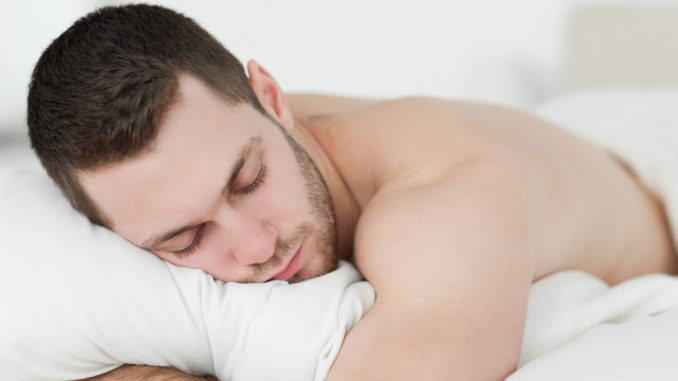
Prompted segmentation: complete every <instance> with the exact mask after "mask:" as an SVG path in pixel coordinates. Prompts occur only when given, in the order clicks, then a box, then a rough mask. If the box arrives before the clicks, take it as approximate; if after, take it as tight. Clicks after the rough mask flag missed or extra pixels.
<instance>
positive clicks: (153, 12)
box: [27, 4, 266, 227]
mask: <svg viewBox="0 0 678 381" xmlns="http://www.w3.org/2000/svg"><path fill="white" fill-rule="evenodd" d="M181 74H189V75H192V76H194V77H196V78H197V79H199V80H200V81H202V82H203V83H204V84H205V85H206V86H207V87H208V88H210V89H211V90H212V91H214V93H215V94H217V95H218V96H220V97H221V98H223V99H224V100H225V101H227V102H228V103H231V104H242V103H249V104H251V105H252V106H253V107H254V108H255V109H257V110H258V111H259V112H262V113H263V114H266V112H265V111H264V109H263V108H262V106H261V104H260V103H259V101H258V99H257V97H256V95H255V94H254V91H253V90H252V87H251V86H250V83H249V80H248V78H247V75H246V74H245V71H244V69H243V66H242V64H241V63H240V61H238V59H237V58H236V57H234V56H233V55H232V54H231V53H230V52H229V51H228V50H226V48H225V47H224V46H223V45H221V43H219V41H217V40H216V39H215V38H214V37H213V36H212V35H210V34H209V33H208V32H207V31H206V30H204V29H203V28H202V27H200V26H199V25H198V24H197V23H196V22H195V21H193V20H192V19H190V18H188V17H186V16H184V15H182V14H180V13H177V12H175V11H173V10H170V9H167V8H164V7H160V6H154V5H142V4H134V5H124V6H117V7H104V8H100V9H98V10H96V11H94V12H92V13H89V14H87V15H86V16H84V17H82V18H80V19H79V20H77V21H76V22H75V23H74V24H73V25H72V26H71V27H70V28H68V29H67V30H66V31H65V32H64V33H62V34H61V35H60V36H59V37H58V38H57V39H56V40H54V41H53V42H52V43H51V44H50V45H49V46H48V47H47V49H45V51H44V52H43V53H42V55H41V56H40V59H39V60H38V62H37V64H36V65H35V68H34V70H33V75H32V78H31V83H30V87H29V92H28V110H27V115H28V127H29V135H30V139H31V144H32V146H33V149H34V150H35V152H36V154H37V156H38V157H39V158H40V161H41V163H42V165H43V166H44V167H45V169H46V171H47V173H48V174H49V176H50V177H51V178H52V179H53V180H54V182H55V183H56V184H57V185H58V186H59V188H61V190H62V191H63V193H64V194H65V196H66V197H67V198H68V200H69V201H70V202H71V204H72V205H73V207H74V208H75V209H77V210H78V211H80V212H82V213H83V214H84V215H85V216H87V217H88V218H89V219H90V220H91V221H92V222H94V223H97V224H100V225H105V226H109V227H110V225H109V223H108V221H107V219H106V216H105V215H104V214H103V213H102V212H101V211H100V210H99V208H98V207H97V205H96V203H95V202H93V201H92V200H91V199H90V198H89V197H88V195H87V194H86V193H85V191H84V189H83V188H82V186H81V184H80V183H79V181H78V178H77V174H78V171H86V170H94V169H97V168H101V167H103V166H107V165H112V164H116V163H119V162H122V161H124V160H127V159H131V158H134V157H136V156H138V155H140V154H142V153H143V152H145V151H146V150H147V149H148V148H149V147H151V145H152V143H153V142H154V141H155V139H156V137H157V135H158V129H159V125H160V123H161V121H162V117H163V115H164V113H165V112H166V111H167V109H168V108H169V107H170V106H171V105H172V104H173V101H174V100H175V99H176V97H177V92H178V89H179V85H178V78H179V76H180V75H181Z"/></svg>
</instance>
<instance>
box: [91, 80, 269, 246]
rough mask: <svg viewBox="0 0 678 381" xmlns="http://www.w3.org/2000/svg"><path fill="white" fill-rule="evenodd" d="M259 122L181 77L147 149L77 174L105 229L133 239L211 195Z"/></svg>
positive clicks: (171, 222) (196, 208)
mask: <svg viewBox="0 0 678 381" xmlns="http://www.w3.org/2000/svg"><path fill="white" fill-rule="evenodd" d="M266 122H267V119H266V118H265V117H263V116H262V115H261V114H260V113H259V112H257V111H256V110H254V109H253V108H252V107H250V106H249V105H230V104H228V103H226V102H225V101H223V100H222V99H221V98H219V97H218V96H216V95H215V94H213V93H212V92H211V91H210V90H209V89H208V88H207V87H206V86H204V85H203V84H202V83H201V82H200V81H198V80H197V79H194V78H192V77H189V76H184V77H182V78H180V84H179V96H178V97H177V101H176V103H175V104H174V105H173V106H172V107H171V108H170V109H169V110H168V111H167V113H166V115H165V116H164V119H163V122H162V124H161V126H160V129H159V132H158V136H157V138H156V141H155V142H154V143H153V144H152V146H151V147H150V149H149V151H148V152H145V153H143V154H142V155H140V156H139V157H135V158H133V159H130V160H127V161H124V162H122V163H117V164H114V165H112V166H108V167H104V168H99V169H96V170H94V171H88V172H84V173H81V174H80V176H79V179H80V181H81V182H82V185H83V187H84V189H85V191H86V192H87V194H88V195H89V196H90V197H91V198H92V199H93V200H94V201H95V203H96V204H97V205H98V206H99V208H101V210H102V211H103V212H104V214H105V215H106V216H107V217H108V218H109V219H110V220H111V222H112V224H113V226H112V228H113V229H114V230H115V231H117V232H118V233H120V234H121V235H122V236H123V237H125V238H127V239H128V240H130V241H131V242H133V243H135V244H139V243H140V240H142V239H143V238H144V235H145V234H148V232H149V231H156V230H158V229H163V228H167V227H175V226H176V224H181V223H185V222H186V221H185V218H186V215H187V214H191V215H194V214H193V213H199V212H200V208H204V207H205V204H206V203H209V202H213V201H214V200H213V198H214V195H215V194H214V192H217V191H218V190H220V189H221V188H222V187H223V186H224V183H225V181H226V178H227V177H228V175H229V173H227V172H229V170H230V169H231V166H232V165H233V163H234V162H235V160H236V157H237V155H238V153H239V150H240V148H241V147H242V146H243V145H244V144H246V143H247V142H248V141H250V139H251V138H252V137H253V136H256V135H258V134H260V133H261V130H262V129H263V126H264V125H265V124H266Z"/></svg>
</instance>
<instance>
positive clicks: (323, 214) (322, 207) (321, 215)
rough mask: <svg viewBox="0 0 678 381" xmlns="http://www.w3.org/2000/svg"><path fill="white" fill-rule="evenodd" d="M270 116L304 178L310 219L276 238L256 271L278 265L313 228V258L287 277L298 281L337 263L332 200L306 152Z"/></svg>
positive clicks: (325, 271) (268, 269) (328, 269)
mask: <svg viewBox="0 0 678 381" xmlns="http://www.w3.org/2000/svg"><path fill="white" fill-rule="evenodd" d="M269 119H271V120H272V121H273V123H274V124H275V125H276V126H278V128H279V129H280V131H281V132H282V134H283V136H284V137H285V140H286V141H287V143H288V145H289V146H290V148H291V149H292V152H293V153H294V157H295V159H296V162H297V164H298V165H299V169H300V171H301V174H302V176H303V178H304V188H305V193H306V198H307V199H308V202H309V204H310V205H311V213H312V215H313V221H312V222H311V223H304V224H301V225H300V226H299V227H298V228H297V230H296V231H295V233H294V234H293V235H292V236H291V237H289V238H286V239H278V241H276V247H275V254H274V255H273V257H272V258H271V259H270V260H269V261H267V262H266V263H263V264H260V265H258V267H257V269H256V270H257V271H256V272H257V274H262V275H263V274H267V273H270V269H272V268H275V267H278V266H279V265H280V263H281V262H282V261H283V259H284V258H286V257H288V256H291V255H294V254H295V253H294V252H293V251H292V250H293V248H296V247H298V246H299V245H300V244H301V242H302V241H303V239H304V238H305V237H306V236H307V235H308V234H309V233H311V232H313V231H315V232H316V233H317V237H318V239H317V242H316V246H315V252H314V253H312V258H311V259H310V261H309V262H308V264H307V265H306V266H305V267H303V268H301V269H300V270H299V271H298V272H297V273H296V274H294V275H293V276H292V277H291V278H289V279H288V282H290V283H297V282H301V281H304V280H307V279H311V278H315V277H317V276H320V275H323V274H326V273H328V272H330V271H333V270H335V269H336V268H337V267H338V265H339V256H338V251H339V250H338V242H337V232H336V217H335V212H334V203H333V202H332V196H331V195H330V192H329V188H328V186H327V183H326V182H325V180H324V179H323V177H322V175H321V174H320V170H318V167H317V166H316V165H315V163H314V162H313V159H311V156H310V155H309V154H308V152H306V150H305V149H304V148H303V147H302V146H301V145H300V144H299V143H298V142H297V141H296V140H295V139H294V137H292V135H290V134H289V133H288V132H287V130H285V128H284V127H283V126H282V125H280V123H278V121H277V120H275V118H272V117H269Z"/></svg>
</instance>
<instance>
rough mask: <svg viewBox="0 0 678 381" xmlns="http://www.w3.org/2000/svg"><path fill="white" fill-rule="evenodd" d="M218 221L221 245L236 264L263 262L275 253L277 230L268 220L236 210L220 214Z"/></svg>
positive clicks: (246, 264) (244, 264)
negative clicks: (221, 236)
mask: <svg viewBox="0 0 678 381" xmlns="http://www.w3.org/2000/svg"><path fill="white" fill-rule="evenodd" d="M231 213H233V210H231ZM229 214H230V213H229ZM218 223H219V225H220V228H221V229H222V231H223V235H224V238H225V244H224V246H223V247H224V249H225V250H227V251H228V253H227V254H228V255H229V256H230V257H232V258H233V259H234V260H235V261H236V262H237V263H238V264H240V265H243V266H249V265H253V264H257V263H264V262H266V261H268V260H269V259H270V258H271V257H272V256H273V254H274V253H275V243H276V240H277V236H278V232H277V229H276V228H275V227H274V226H273V225H272V224H270V223H269V222H266V221H263V220H261V219H259V218H256V217H254V216H249V215H247V214H243V213H237V212H236V213H233V214H231V215H228V216H221V217H220V218H219V220H218Z"/></svg>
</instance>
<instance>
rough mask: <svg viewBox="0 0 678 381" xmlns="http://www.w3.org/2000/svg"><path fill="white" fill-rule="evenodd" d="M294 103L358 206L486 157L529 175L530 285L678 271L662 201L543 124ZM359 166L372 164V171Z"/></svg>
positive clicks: (439, 106)
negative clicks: (562, 273)
mask: <svg viewBox="0 0 678 381" xmlns="http://www.w3.org/2000/svg"><path fill="white" fill-rule="evenodd" d="M290 99H291V101H290V103H291V104H292V105H293V106H296V109H295V108H294V107H293V110H294V111H297V112H298V113H299V114H301V116H302V118H304V120H306V123H307V125H308V126H309V128H310V129H311V130H312V131H314V135H315V136H316V137H318V140H319V141H320V142H321V144H322V145H323V147H324V148H325V149H326V151H327V152H328V153H329V155H330V156H331V158H332V161H333V163H334V164H335V165H336V166H337V168H338V170H339V171H340V172H341V173H342V176H343V177H344V179H345V180H346V181H347V182H348V183H349V184H351V185H352V188H353V190H354V194H355V196H356V199H357V202H358V204H359V205H360V207H361V208H364V207H365V206H366V205H367V204H368V203H369V201H370V199H371V197H372V196H373V195H374V194H375V193H376V192H377V191H378V189H379V188H380V187H387V186H393V184H396V183H399V184H401V185H399V186H407V184H408V182H422V181H428V180H430V179H431V178H433V177H435V176H440V175H441V173H444V172H446V171H454V168H455V167H457V166H458V165H459V164H460V163H463V162H464V161H467V160H469V158H472V157H474V156H476V155H481V154H487V153H488V152H490V153H492V154H496V157H497V160H507V161H511V162H512V164H513V165H515V166H517V167H518V168H520V170H521V171H520V172H521V173H522V174H524V177H522V178H520V179H516V181H525V182H530V183H531V184H532V186H533V187H535V192H534V194H535V195H536V196H537V197H534V198H533V199H532V202H533V203H534V204H535V205H537V209H538V210H540V211H541V212H542V216H540V220H541V222H542V223H541V224H540V227H539V234H538V236H534V237H532V239H534V240H535V241H539V247H540V248H541V250H540V252H539V253H538V259H537V263H536V267H535V270H534V274H533V280H535V279H538V278H541V277H543V276H545V275H548V274H550V273H553V272H555V271H558V270H564V269H580V270H584V271H587V272H590V273H592V274H594V275H596V276H598V277H600V278H602V279H604V280H605V281H607V282H608V283H610V284H615V283H618V282H621V281H623V280H625V279H628V278H631V277H634V276H638V275H641V274H646V273H652V272H668V273H676V272H677V271H678V264H677V261H676V256H675V253H674V248H673V245H672V241H671V239H670V236H669V230H668V225H667V221H666V218H665V215H664V213H663V209H662V204H661V201H660V200H658V199H657V198H656V197H655V196H654V195H653V194H652V193H651V192H650V191H648V190H647V189H646V188H645V187H644V186H643V185H642V184H641V183H639V182H638V181H637V179H636V178H635V176H634V175H633V173H631V172H630V171H629V170H628V168H626V167H625V166H624V164H623V163H622V162H621V161H619V160H617V159H616V158H614V157H613V156H612V155H611V154H609V153H607V152H605V151H604V150H602V149H601V148H599V147H597V146H594V145H593V144H591V143H589V142H587V141H585V140H582V139H580V138H578V137H575V136H573V135H572V134H570V133H568V132H566V131H564V130H562V129H560V128H558V127H556V126H554V125H552V124H550V123H548V122H547V121H544V120H540V119H537V118H535V117H532V116H530V115H528V114H526V113H523V112H520V111H516V110H511V109H507V108H502V107H498V106H493V105H487V104H479V103H461V102H453V101H443V100H434V99H406V100H394V101H387V102H375V101H361V100H355V99H347V98H341V99H339V98H331V97H326V98H324V97H304V96H300V97H298V98H295V97H294V96H292V97H291V98H290ZM311 104H312V107H311V108H310V109H312V110H314V111H317V110H321V111H322V112H321V113H319V114H317V115H308V114H306V113H305V111H306V110H304V109H303V106H305V105H311ZM363 163H370V164H369V167H371V171H370V172H369V173H365V171H363V170H361V169H364V168H365V167H366V166H365V165H364V164H363ZM356 171H357V172H360V173H355V172H356ZM403 174H407V175H403ZM405 177H407V179H404V178H405Z"/></svg>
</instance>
